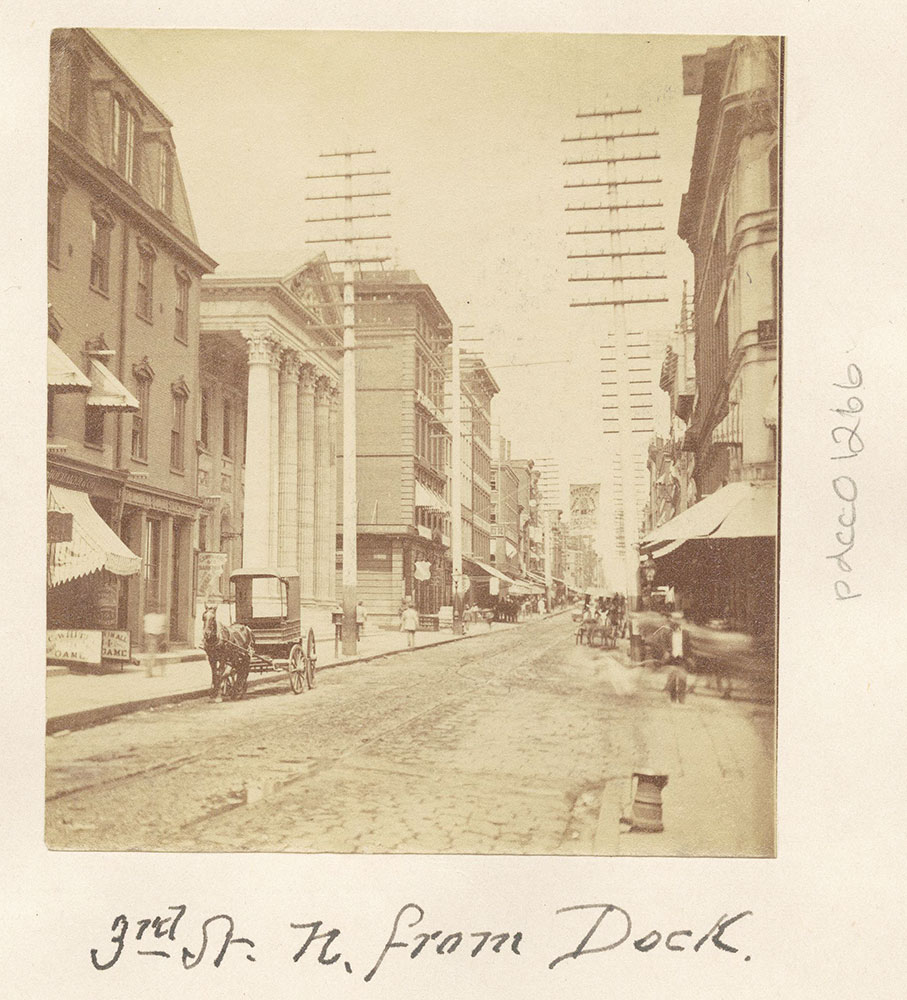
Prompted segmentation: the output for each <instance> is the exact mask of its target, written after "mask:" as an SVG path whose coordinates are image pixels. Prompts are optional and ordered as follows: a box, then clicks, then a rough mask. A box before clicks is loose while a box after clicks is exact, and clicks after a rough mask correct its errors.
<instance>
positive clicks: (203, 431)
mask: <svg viewBox="0 0 907 1000" xmlns="http://www.w3.org/2000/svg"><path fill="white" fill-rule="evenodd" d="M199 409H200V410H201V416H200V419H199V432H198V441H199V444H200V445H201V446H202V447H203V448H204V449H205V451H208V450H209V446H208V424H209V414H210V409H211V394H210V393H209V392H208V391H207V390H205V389H203V390H202V400H201V405H200V407H199Z"/></svg>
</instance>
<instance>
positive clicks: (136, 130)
mask: <svg viewBox="0 0 907 1000" xmlns="http://www.w3.org/2000/svg"><path fill="white" fill-rule="evenodd" d="M140 133H141V122H140V121H139V116H138V115H137V114H136V113H135V112H134V111H131V110H129V109H128V108H127V107H126V102H125V101H124V100H123V98H122V97H114V99H113V118H112V121H111V128H110V134H111V140H110V144H111V153H112V159H113V167H114V170H116V172H117V173H118V174H119V175H120V176H121V177H123V178H125V179H126V180H127V181H129V183H130V184H133V183H135V182H136V181H137V180H138V175H139V171H138V166H139V142H140Z"/></svg>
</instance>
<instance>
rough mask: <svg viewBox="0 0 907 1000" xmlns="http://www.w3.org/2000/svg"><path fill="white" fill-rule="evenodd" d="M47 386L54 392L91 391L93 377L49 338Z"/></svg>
mask: <svg viewBox="0 0 907 1000" xmlns="http://www.w3.org/2000/svg"><path fill="white" fill-rule="evenodd" d="M47 388H48V389H52V390H53V391H54V392H89V391H90V389H91V379H89V378H88V377H87V376H86V375H84V374H83V373H82V372H81V371H79V368H78V366H77V365H76V363H75V362H74V361H73V360H72V359H71V358H69V357H68V356H67V355H66V354H65V353H64V352H63V351H62V350H60V348H59V347H57V345H56V344H55V343H54V342H53V341H52V340H51V339H50V337H48V338H47Z"/></svg>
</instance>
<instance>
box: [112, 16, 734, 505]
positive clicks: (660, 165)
mask: <svg viewBox="0 0 907 1000" xmlns="http://www.w3.org/2000/svg"><path fill="white" fill-rule="evenodd" d="M95 33H96V35H97V36H98V37H99V38H100V40H101V41H102V43H103V44H104V45H105V46H106V47H107V48H108V49H109V50H110V51H111V53H112V54H113V55H114V56H115V57H116V58H117V59H118V60H120V62H121V63H122V64H123V65H124V66H125V68H126V69H127V71H128V72H129V73H130V74H131V75H132V77H133V78H134V79H135V80H136V81H137V82H138V83H139V84H140V86H142V88H143V89H144V90H145V91H146V93H147V94H148V95H149V97H151V98H152V99H153V100H154V101H155V102H156V103H157V104H158V105H159V106H160V107H161V109H162V110H163V111H164V113H165V114H166V115H167V116H168V117H169V118H170V119H171V120H172V121H173V123H174V130H173V135H174V140H175V143H176V149H177V156H178V159H179V163H180V167H181V170H182V174H183V179H184V182H185V184H186V187H187V191H188V195H189V201H190V205H191V208H192V213H193V216H194V220H195V224H196V229H197V231H198V236H199V242H200V245H201V247H202V249H204V250H205V251H206V252H207V253H209V254H210V255H211V256H213V257H214V259H215V260H221V261H223V262H224V263H225V264H227V263H228V262H229V260H230V258H231V255H234V254H238V253H242V252H254V253H256V254H259V253H260V254H266V253H269V252H271V251H273V252H274V253H275V255H280V256H281V257H282V258H285V257H286V255H287V253H288V252H291V253H292V252H295V251H296V250H297V249H298V259H299V262H300V263H302V262H303V261H304V260H305V259H306V258H307V257H309V256H311V255H312V254H313V253H314V252H316V251H317V250H318V249H320V248H319V247H313V246H311V245H307V244H306V242H305V241H306V240H307V239H312V238H314V237H317V236H318V235H320V234H319V233H315V232H313V231H312V230H313V227H312V226H311V225H306V223H305V219H306V218H307V217H308V216H311V215H312V214H313V212H312V205H311V203H309V204H307V203H306V201H305V196H306V194H311V193H313V185H312V182H311V181H307V180H306V176H307V175H309V174H313V173H324V172H326V171H325V163H326V162H327V163H328V164H330V163H331V162H332V161H330V160H328V161H325V160H319V155H318V154H320V153H324V152H331V151H334V150H338V149H348V148H357V149H362V148H369V149H374V150H376V151H377V152H376V155H375V156H374V157H370V158H369V159H370V160H371V161H372V165H373V166H374V167H381V168H386V169H389V170H390V175H389V176H388V177H387V178H378V179H376V180H379V181H380V182H381V184H382V185H384V184H385V182H386V187H385V188H384V189H389V190H390V192H391V195H390V197H388V198H384V199H382V202H383V204H381V206H380V207H381V209H382V210H387V211H390V213H391V217H390V218H388V219H381V220H377V221H376V224H377V225H378V226H380V228H379V229H378V230H377V231H378V232H382V233H388V234H389V235H390V236H391V239H390V240H388V241H386V242H385V243H383V244H382V245H381V250H382V251H383V252H384V253H389V254H390V255H391V257H392V261H391V262H390V263H389V264H388V265H387V266H398V267H401V268H406V269H412V270H414V271H416V272H417V273H418V274H419V276H420V278H421V280H422V281H424V282H426V283H427V284H429V285H430V286H431V288H432V289H433V291H434V292H435V294H436V296H437V298H438V299H439V301H440V303H441V305H442V306H443V307H444V309H445V310H446V312H447V314H448V315H449V316H450V318H451V320H452V322H453V323H455V324H459V325H463V326H468V327H470V329H469V330H467V331H463V336H464V337H469V338H479V342H478V343H476V342H471V343H470V344H468V345H466V346H468V347H469V348H470V349H480V350H482V351H483V352H484V355H485V357H486V359H487V361H488V362H489V365H490V367H491V368H492V371H493V373H494V375H495V378H496V380H497V381H498V383H499V385H500V387H501V392H500V394H499V396H498V397H497V398H496V399H495V403H494V411H493V412H494V420H495V424H496V425H497V426H498V427H499V428H500V432H501V433H502V434H503V435H504V436H505V437H507V438H509V439H510V440H511V442H512V454H513V456H514V457H524V458H540V457H547V456H554V457H555V458H556V459H557V460H558V462H559V464H560V468H561V478H562V488H563V490H564V500H565V503H566V489H567V486H568V484H569V483H570V482H571V481H572V482H598V481H601V480H607V470H606V462H605V460H604V459H603V451H602V444H603V438H602V435H601V423H600V415H601V410H600V405H601V398H600V392H601V387H600V382H601V376H600V372H599V368H600V350H599V345H600V344H601V343H602V342H603V339H604V338H605V337H606V336H607V330H608V324H609V322H610V319H609V315H608V314H609V313H610V310H605V309H600V308H570V305H569V303H570V301H571V300H575V299H582V298H601V297H603V296H602V295H600V294H597V293H600V292H601V290H602V286H601V285H599V284H576V283H573V284H570V283H568V280H567V278H568V276H569V275H570V274H573V275H579V274H584V273H585V274H590V273H596V271H597V272H598V273H606V272H605V271H603V269H602V268H601V267H600V266H599V265H600V262H596V261H592V262H591V263H590V266H589V268H588V269H587V268H586V266H585V264H583V263H581V264H580V266H579V267H577V266H576V264H577V262H576V261H568V259H567V254H568V253H570V252H575V251H577V250H578V249H580V248H579V247H578V246H577V244H576V243H575V242H571V238H570V237H568V236H566V235H565V233H566V230H567V228H576V227H575V226H573V223H574V222H575V221H576V220H577V218H578V217H579V216H582V220H581V225H586V226H591V225H592V223H594V222H596V221H600V217H599V218H594V216H595V215H596V214H597V213H569V214H568V213H566V212H565V209H566V207H567V205H571V204H578V203H582V202H586V203H592V202H594V201H595V199H598V200H599V201H600V200H601V189H591V191H590V193H588V194H586V193H585V192H579V194H581V195H585V197H584V198H576V197H570V196H573V195H575V194H576V192H572V191H566V190H564V187H563V185H564V184H565V183H566V182H567V181H568V180H570V181H575V180H577V179H579V175H578V174H577V173H575V172H571V171H576V169H577V168H569V167H566V166H564V160H565V159H567V158H568V154H571V155H572V154H575V153H576V152H577V150H578V148H579V147H583V149H582V151H581V152H582V155H586V156H588V155H590V152H591V150H590V146H591V145H592V144H587V143H572V144H565V143H563V142H562V141H561V140H562V139H563V138H564V137H567V136H574V135H578V134H581V133H585V134H588V132H589V131H590V130H591V129H592V128H593V127H594V126H598V125H600V124H601V122H602V120H601V119H587V120H585V121H577V119H576V118H575V116H576V113H577V112H578V111H590V110H594V109H601V108H609V109H611V108H614V107H639V108H641V109H642V114H640V115H632V116H629V115H628V116H622V118H621V119H615V121H618V122H619V123H620V124H621V125H624V124H625V122H626V121H628V120H629V121H631V122H632V125H625V128H626V130H635V129H637V128H640V129H643V130H646V131H648V130H650V129H652V128H655V129H657V130H658V132H659V135H658V136H657V137H656V138H654V139H650V140H633V142H635V143H636V144H637V149H638V151H639V152H642V151H643V145H644V144H645V143H650V145H649V146H648V147H647V151H648V150H649V149H650V150H657V151H658V152H660V154H661V160H660V161H656V162H654V164H652V165H650V164H641V165H640V168H639V172H638V173H637V174H634V175H633V176H659V177H661V178H662V181H663V182H662V184H661V185H659V186H658V187H657V188H650V187H645V188H644V190H645V191H646V195H647V200H655V199H649V197H648V196H650V195H652V194H654V192H655V191H656V190H657V191H658V192H659V197H658V198H657V200H660V201H663V202H664V208H663V209H660V210H652V211H651V212H649V213H648V215H647V218H646V221H647V222H649V223H653V222H656V221H657V222H660V223H662V224H663V225H664V227H665V229H664V233H657V234H653V235H654V236H655V237H656V238H655V239H653V240H648V241H647V242H646V243H644V244H637V245H636V246H646V247H647V248H660V247H664V248H665V249H666V251H667V254H666V256H665V257H652V258H643V259H644V260H647V261H653V262H658V263H657V264H652V266H651V267H650V266H649V265H648V264H646V268H647V270H648V272H649V273H655V272H656V271H657V272H659V273H662V267H661V266H660V262H664V270H663V273H666V274H667V276H668V278H667V280H666V281H663V282H661V283H660V287H659V293H660V294H664V295H666V296H667V297H668V300H669V301H668V302H667V303H666V304H664V305H653V306H639V307H633V308H632V309H631V310H629V312H630V315H629V317H628V326H629V329H631V330H634V329H645V330H647V331H652V333H653V334H654V336H655V337H658V336H659V335H661V336H663V335H664V333H665V332H667V331H668V330H670V329H672V328H673V327H674V324H675V323H676V322H677V319H678V316H679V311H680V296H681V289H682V283H683V281H684V280H688V281H689V282H690V289H691V290H692V256H691V255H690V253H689V251H688V249H687V247H686V245H685V244H684V243H683V242H682V241H681V240H680V239H679V237H677V235H676V231H677V219H678V214H679V210H680V199H681V196H682V194H683V193H684V191H686V189H687V187H688V183H689V169H690V160H691V156H692V150H693V142H694V138H695V129H696V120H697V115H698V110H699V99H698V97H695V96H689V97H684V96H683V86H682V62H681V59H682V56H683V55H685V54H692V53H697V52H703V51H705V49H706V48H708V47H710V46H713V45H721V44H724V42H726V41H727V39H726V38H724V37H720V36H707V37H697V36H670V35H665V36H658V35H651V36H629V35H625V36H620V35H579V34H572V35H566V34H466V33H440V32H439V33H417V32H412V33H396V32H291V31H261V32H251V31H226V30H197V31H185V30H172V31H162V30H110V29H108V30H98V31H96V32H95ZM650 167H651V169H650ZM579 169H580V170H581V171H584V172H585V171H592V172H594V171H597V170H599V168H597V167H593V168H589V167H583V168H579ZM602 169H603V168H602ZM646 171H648V172H646ZM597 176H603V174H601V175H598V174H594V173H584V174H583V176H582V179H583V180H592V179H596V178H597ZM626 190H630V191H633V192H634V193H635V192H637V191H639V190H641V189H640V188H625V189H623V191H626ZM623 191H622V192H621V193H622V194H623ZM314 193H318V192H317V191H315V192H314ZM622 200H624V201H626V200H627V198H625V197H623V198H622ZM316 204H317V203H316ZM657 214H660V216H661V217H660V218H658V219H656V215H657ZM371 232H375V230H371ZM580 239H582V240H587V239H588V238H587V237H581V238H580ZM587 249H594V250H600V249H607V247H605V246H604V245H599V246H595V245H590V246H588V247H587ZM643 284H645V283H640V285H643ZM577 288H578V289H579V292H577V291H576V289H577ZM590 289H591V290H592V291H593V292H594V293H596V294H591V295H587V294H586V293H587V291H589V290H590ZM658 353H659V352H658V351H653V356H657V354H658ZM662 353H663V349H662ZM540 362H560V363H555V364H541V363H540ZM530 363H531V364H530ZM518 365H521V366H523V367H516V366H518ZM659 366H660V362H659V361H656V362H655V367H656V370H657V367H659ZM657 395H660V396H662V397H663V394H659V393H657ZM666 412H667V404H666V397H664V398H662V399H661V402H660V415H661V417H662V419H663V418H664V417H665V416H666Z"/></svg>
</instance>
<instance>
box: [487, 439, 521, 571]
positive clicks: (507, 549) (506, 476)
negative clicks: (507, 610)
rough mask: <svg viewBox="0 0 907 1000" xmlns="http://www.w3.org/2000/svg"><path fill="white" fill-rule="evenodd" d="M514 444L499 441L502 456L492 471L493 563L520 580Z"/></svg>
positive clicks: (518, 498)
mask: <svg viewBox="0 0 907 1000" xmlns="http://www.w3.org/2000/svg"><path fill="white" fill-rule="evenodd" d="M509 461H510V442H509V441H508V440H507V439H506V438H505V437H503V436H501V437H499V438H498V455H497V461H496V462H495V463H494V465H493V467H492V471H491V518H492V524H491V535H492V545H493V548H492V553H491V561H492V562H493V563H494V565H495V568H496V569H499V570H500V571H501V572H502V573H505V574H506V575H507V576H511V577H519V576H520V575H521V574H522V572H523V565H522V563H521V560H520V512H521V509H522V508H521V507H520V479H519V476H518V475H517V474H516V472H515V471H514V469H513V468H512V467H511V466H510V464H509Z"/></svg>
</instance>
